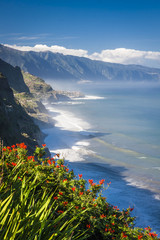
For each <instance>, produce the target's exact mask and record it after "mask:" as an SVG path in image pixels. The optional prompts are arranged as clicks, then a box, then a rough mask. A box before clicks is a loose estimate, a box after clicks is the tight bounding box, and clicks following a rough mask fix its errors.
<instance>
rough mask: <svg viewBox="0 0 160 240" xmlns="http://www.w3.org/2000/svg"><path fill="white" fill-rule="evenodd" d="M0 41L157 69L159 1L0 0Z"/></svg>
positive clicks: (9, 44)
mask: <svg viewBox="0 0 160 240" xmlns="http://www.w3.org/2000/svg"><path fill="white" fill-rule="evenodd" d="M0 8H1V13H0V43H2V44H7V46H11V47H13V46H14V48H17V49H19V50H24V47H25V50H36V51H40V50H41V51H45V50H51V51H53V52H61V53H63V54H71V55H77V56H83V57H89V58H91V59H95V60H102V61H109V62H118V63H124V64H128V63H129V64H130V63H131V64H132V63H134V64H142V65H148V66H151V67H160V27H159V26H160V0H145V1H144V0H0Z"/></svg>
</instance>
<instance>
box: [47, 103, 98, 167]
mask: <svg viewBox="0 0 160 240" xmlns="http://www.w3.org/2000/svg"><path fill="white" fill-rule="evenodd" d="M47 109H48V110H49V111H50V112H52V113H55V116H54V115H53V120H54V122H55V128H53V131H49V130H47V132H46V133H47V134H49V135H50V137H47V138H46V141H48V143H47V145H48V146H49V148H50V149H51V150H50V152H51V153H52V154H53V155H54V154H55V153H59V154H60V158H65V159H66V160H68V161H70V162H76V161H85V157H84V156H86V155H90V154H93V151H91V150H89V149H88V147H89V145H90V143H89V141H87V140H86V137H87V139H88V138H89V137H90V135H93V134H94V133H92V132H91V131H89V129H90V127H91V126H90V125H89V124H88V123H87V122H85V121H84V120H83V119H80V118H78V117H77V116H75V115H74V114H72V113H71V112H68V111H65V110H61V109H57V108H55V107H51V106H50V107H47ZM51 135H53V136H54V137H53V138H52V137H51ZM83 138H84V139H85V141H83ZM47 139H48V140H47ZM55 139H56V140H55Z"/></svg>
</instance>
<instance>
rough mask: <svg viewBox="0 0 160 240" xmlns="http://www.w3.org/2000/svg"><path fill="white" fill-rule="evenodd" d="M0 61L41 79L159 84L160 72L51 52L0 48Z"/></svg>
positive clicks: (153, 69)
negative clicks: (157, 82) (0, 59)
mask: <svg viewBox="0 0 160 240" xmlns="http://www.w3.org/2000/svg"><path fill="white" fill-rule="evenodd" d="M0 58H2V59H3V60H4V61H6V62H8V63H10V64H12V65H13V66H19V67H20V68H21V69H22V70H24V71H25V72H26V71H27V72H30V73H31V74H33V75H36V76H38V77H41V78H44V79H53V80H70V81H71V80H72V81H79V80H96V81H144V80H146V81H160V69H156V68H149V67H143V66H140V65H122V64H114V63H106V62H101V61H95V60H91V59H88V58H83V57H76V56H69V55H67V56H66V55H63V54H60V53H52V52H33V51H30V52H24V51H18V50H15V49H12V48H8V47H6V46H4V45H0Z"/></svg>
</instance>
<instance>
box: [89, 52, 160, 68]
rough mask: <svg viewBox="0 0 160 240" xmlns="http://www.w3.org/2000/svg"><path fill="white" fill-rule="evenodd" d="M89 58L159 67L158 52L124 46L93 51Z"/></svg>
mask: <svg viewBox="0 0 160 240" xmlns="http://www.w3.org/2000/svg"><path fill="white" fill-rule="evenodd" d="M90 58H91V59H94V60H100V61H105V62H112V63H121V64H140V65H146V66H150V67H160V52H152V51H140V50H134V49H126V48H116V49H114V50H109V49H107V50H103V51H101V52H100V53H97V52H95V53H93V54H92V55H91V56H90Z"/></svg>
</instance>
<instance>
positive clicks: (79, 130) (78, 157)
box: [43, 103, 160, 233]
mask: <svg viewBox="0 0 160 240" xmlns="http://www.w3.org/2000/svg"><path fill="white" fill-rule="evenodd" d="M64 104H66V103H64ZM60 105H61V104H55V105H54V107H53V106H52V107H51V106H49V108H48V110H50V114H51V117H52V119H53V121H54V127H53V128H48V129H43V131H44V132H45V134H47V137H46V138H45V143H46V144H47V147H48V148H49V150H50V152H51V154H53V155H55V153H61V155H60V157H61V158H64V159H65V161H66V162H67V164H68V165H69V166H70V167H71V168H74V169H73V170H74V172H75V173H76V174H79V173H81V172H79V171H82V172H83V174H84V177H85V179H89V178H95V179H96V180H97V181H98V180H99V179H100V178H102V177H103V175H104V177H105V176H106V174H108V177H110V178H112V182H113V185H111V187H110V188H109V190H107V192H106V191H105V192H104V196H107V199H108V200H109V202H111V204H118V205H120V208H121V209H123V208H126V207H128V205H129V204H130V205H131V206H134V207H135V215H136V217H137V226H139V225H141V226H142V227H143V226H144V227H146V226H147V224H148V225H149V223H150V222H153V223H152V224H150V225H151V227H152V228H153V229H154V230H155V231H156V232H157V233H158V232H160V229H159V228H158V226H157V227H155V226H156V225H157V223H156V222H155V220H153V219H152V218H151V215H152V214H151V212H150V211H149V215H147V213H145V212H144V211H145V210H147V209H148V208H149V207H150V205H151V204H152V205H154V203H155V202H156V201H158V202H159V200H158V199H157V200H156V199H153V194H152V193H151V192H150V191H149V190H147V189H144V188H143V187H142V188H138V186H132V185H130V184H129V183H128V182H127V180H125V178H124V177H123V176H122V175H120V174H119V173H120V172H121V167H115V166H111V165H108V164H107V163H102V164H100V163H97V164H96V162H90V161H87V156H88V155H89V154H91V155H94V152H93V151H92V150H90V149H89V146H90V143H89V140H90V139H91V138H93V136H94V137H95V136H96V134H97V132H91V131H90V125H89V124H88V123H86V122H84V121H83V120H82V119H79V118H78V117H75V116H74V115H73V114H72V113H71V112H68V111H64V110H62V109H61V108H60ZM46 108H47V106H46ZM62 119H63V121H62ZM71 119H72V120H73V119H74V121H75V122H76V124H74V123H73V125H72V124H71V123H70V124H68V121H69V122H70V120H71ZM78 123H79V124H80V123H81V125H79V124H78ZM84 127H86V128H84ZM98 174H101V175H99V176H98ZM115 179H116V180H115ZM109 180H111V179H109ZM114 181H115V182H114ZM118 184H120V185H121V187H120V186H118ZM126 191H128V193H127V192H126ZM137 192H138V194H139V197H138V195H137ZM122 193H123V194H124V195H123V196H122ZM117 194H118V198H119V200H118V201H117ZM132 194H134V195H135V196H136V195H137V196H136V197H135V199H132V198H133V195H132ZM146 196H148V199H149V203H145V205H146V206H145V207H144V204H143V201H146V200H145V199H146ZM125 198H126V199H125ZM158 202H157V204H158ZM143 208H144V209H143ZM153 208H154V211H155V210H156V206H155V207H154V206H153Z"/></svg>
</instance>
